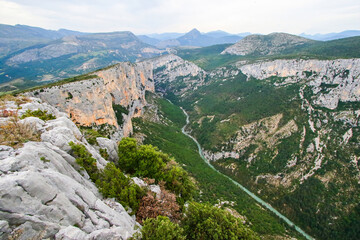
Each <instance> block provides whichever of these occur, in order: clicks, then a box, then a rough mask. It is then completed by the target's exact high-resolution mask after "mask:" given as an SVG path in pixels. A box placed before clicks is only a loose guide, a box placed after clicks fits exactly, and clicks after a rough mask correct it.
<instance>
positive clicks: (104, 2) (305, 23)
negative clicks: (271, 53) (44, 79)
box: [0, 0, 360, 35]
mask: <svg viewBox="0 0 360 240" xmlns="http://www.w3.org/2000/svg"><path fill="white" fill-rule="evenodd" d="M0 6H1V8H0V22H1V23H3V24H8V25H15V24H22V25H28V26H35V27H41V28H45V29H51V30H57V29H61V28H63V29H69V30H74V31H81V32H89V33H94V32H113V31H131V32H133V33H135V34H137V35H141V34H152V33H168V32H177V33H186V32H189V31H190V30H191V29H193V28H196V29H198V30H199V31H201V32H210V31H217V30H222V31H225V32H228V33H232V34H238V33H243V32H251V33H260V34H269V33H272V32H286V33H291V34H296V35H299V34H301V33H305V34H309V35H313V34H316V33H320V34H325V33H337V32H342V31H346V30H358V29H359V23H360V1H358V0H343V1H341V2H339V1H334V0H311V1H310V0H304V1H298V2H293V1H287V0H274V1H266V0H253V1H242V0H241V1H239V0H236V1H235V0H223V1H221V3H219V1H215V0H206V1H205V0H198V1H194V0H183V1H175V0H133V1H131V2H126V1H115V0H101V1H99V0H87V1H86V0H72V1H68V0H63V1H60V0H52V1H41V0H33V1H26V0H0Z"/></svg>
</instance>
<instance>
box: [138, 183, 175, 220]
mask: <svg viewBox="0 0 360 240" xmlns="http://www.w3.org/2000/svg"><path fill="white" fill-rule="evenodd" d="M160 186H161V194H160V196H154V195H155V194H154V193H153V192H148V193H147V195H146V196H144V197H143V198H142V199H141V202H140V208H139V211H138V212H137V214H136V220H137V221H138V222H139V223H142V222H143V220H145V219H147V218H156V217H158V216H160V215H161V216H166V217H168V218H170V219H171V220H172V221H175V222H176V221H178V220H180V206H179V204H178V203H177V202H176V196H175V194H173V193H170V192H168V191H166V190H165V189H164V187H163V184H160Z"/></svg>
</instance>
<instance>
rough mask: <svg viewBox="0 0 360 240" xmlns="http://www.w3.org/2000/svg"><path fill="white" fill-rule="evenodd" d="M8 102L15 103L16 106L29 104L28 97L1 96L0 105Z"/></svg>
mask: <svg viewBox="0 0 360 240" xmlns="http://www.w3.org/2000/svg"><path fill="white" fill-rule="evenodd" d="M8 101H13V102H15V103H16V105H18V106H19V105H21V104H24V103H27V102H31V100H30V99H29V98H28V97H25V96H16V97H15V96H13V95H3V96H1V97H0V104H1V103H5V102H8Z"/></svg>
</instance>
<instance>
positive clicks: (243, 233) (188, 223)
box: [182, 202, 259, 240]
mask: <svg viewBox="0 0 360 240" xmlns="http://www.w3.org/2000/svg"><path fill="white" fill-rule="evenodd" d="M182 226H183V228H184V231H185V234H186V236H187V239H209V240H211V239H217V240H221V239H224V240H228V239H233V240H235V239H259V238H258V237H257V236H256V235H255V233H254V232H253V231H252V230H250V229H249V228H247V227H245V226H244V225H243V224H242V223H241V220H240V219H238V218H235V217H234V216H232V215H231V214H230V213H228V212H226V211H225V210H223V209H220V208H217V207H214V206H211V205H210V204H202V203H196V202H193V203H190V204H189V206H188V208H187V209H186V211H185V218H184V220H183V221H182Z"/></svg>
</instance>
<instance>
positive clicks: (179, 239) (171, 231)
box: [137, 216, 186, 240]
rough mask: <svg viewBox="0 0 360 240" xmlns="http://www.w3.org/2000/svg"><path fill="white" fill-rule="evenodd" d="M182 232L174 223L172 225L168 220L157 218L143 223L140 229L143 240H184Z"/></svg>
mask: <svg viewBox="0 0 360 240" xmlns="http://www.w3.org/2000/svg"><path fill="white" fill-rule="evenodd" d="M183 232H184V230H183V229H182V228H181V227H180V226H179V225H178V224H176V223H172V222H171V221H170V220H169V218H167V217H163V216H158V217H157V218H149V219H147V220H145V221H144V226H143V228H142V229H141V235H142V237H141V238H140V237H137V239H143V240H185V239H186V238H185V236H184V234H183Z"/></svg>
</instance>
